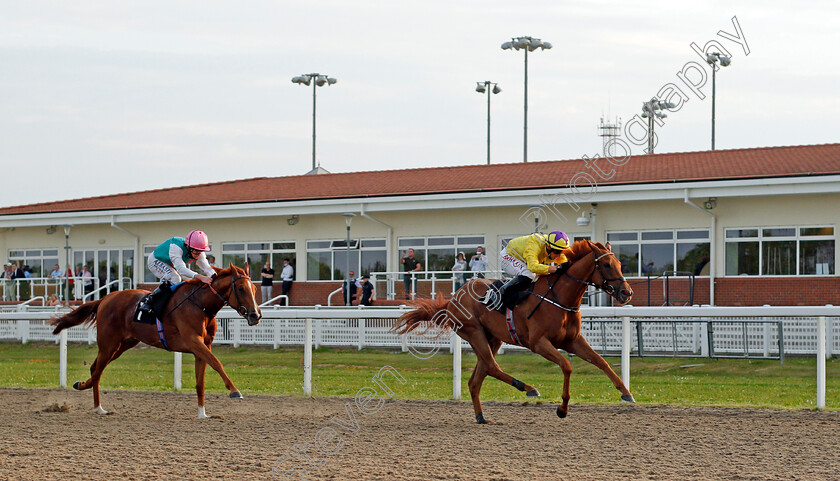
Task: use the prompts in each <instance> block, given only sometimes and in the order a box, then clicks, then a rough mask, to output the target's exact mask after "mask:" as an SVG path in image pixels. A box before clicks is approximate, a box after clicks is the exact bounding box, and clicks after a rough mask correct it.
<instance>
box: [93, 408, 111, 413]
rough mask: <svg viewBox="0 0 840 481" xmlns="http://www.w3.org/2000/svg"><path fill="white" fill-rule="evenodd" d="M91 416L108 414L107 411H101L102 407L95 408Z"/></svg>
mask: <svg viewBox="0 0 840 481" xmlns="http://www.w3.org/2000/svg"><path fill="white" fill-rule="evenodd" d="M93 414H108V411H106V410H104V409H102V406H96V408H94V409H93Z"/></svg>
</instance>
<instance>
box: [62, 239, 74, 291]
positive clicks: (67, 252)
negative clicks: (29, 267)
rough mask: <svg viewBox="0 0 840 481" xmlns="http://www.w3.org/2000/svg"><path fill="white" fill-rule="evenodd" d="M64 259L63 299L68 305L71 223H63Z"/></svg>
mask: <svg viewBox="0 0 840 481" xmlns="http://www.w3.org/2000/svg"><path fill="white" fill-rule="evenodd" d="M62 227H64V260H65V262H66V263H65V264H64V265H65V269H68V270H67V271H64V293H65V296H64V301H65V302H66V303H67V305H68V306H69V305H70V271H69V269H70V229H71V228H72V227H73V224H64V225H63V226H62Z"/></svg>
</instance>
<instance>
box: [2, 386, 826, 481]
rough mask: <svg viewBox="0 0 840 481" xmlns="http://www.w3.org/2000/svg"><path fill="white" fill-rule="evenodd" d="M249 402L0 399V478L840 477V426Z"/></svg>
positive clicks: (15, 394)
mask: <svg viewBox="0 0 840 481" xmlns="http://www.w3.org/2000/svg"><path fill="white" fill-rule="evenodd" d="M245 395H246V399H244V400H242V401H233V400H230V399H228V398H227V396H225V395H208V399H207V413H208V414H209V415H211V416H214V417H213V418H211V419H206V420H198V419H196V406H195V397H194V395H191V394H187V393H149V392H125V391H106V392H103V407H105V409H108V410H110V411H111V414H109V415H95V414H93V413H92V412H91V411H92V409H91V408H92V406H91V403H92V400H91V394H90V392H74V391H64V390H24V389H0V426H2V436H0V479H9V480H12V479H14V480H69V479H80V480H81V479H84V480H114V479H120V480H134V479H136V480H144V479H155V480H164V479H166V480H171V479H227V480H239V479H242V480H253V479H317V480H322V479H330V480H368V479H370V480H436V479H459V480H531V479H540V480H541V479H551V480H608V479H620V480H727V481H729V480H762V481H766V480H809V481H819V480H838V479H840V413H838V412H811V411H795V412H790V411H771V410H741V409H708V408H677V407H662V406H622V405H615V406H587V405H575V404H572V406H571V410H570V414H569V417H568V418H566V419H559V418H557V416H555V414H554V405H553V404H551V403H545V404H540V405H534V404H530V405H525V406H523V405H519V404H509V403H490V402H488V403H485V408H484V409H485V414H486V415H487V417H488V419H490V420H491V421H495V422H496V423H497V424H493V425H485V426H479V425H476V424H474V423H473V420H472V418H473V416H472V408H471V405H470V404H469V403H468V402H458V403H455V402H428V401H399V400H398V401H390V400H389V401H388V402H386V403H384V404H382V405H381V407H380V409H379V411H377V412H372V409H368V411H369V412H371V413H370V414H364V413H363V412H361V411H359V409H358V408H357V407H356V406H355V404H354V400H353V399H339V398H326V399H306V398H297V397H279V396H248V394H247V393H245ZM372 399H374V400H376V399H377V398H372ZM347 403H350V407H349V409H350V410H351V412H352V416H351V415H350V414H348V412H347V409H348V407H347V406H346V405H347ZM372 406H374V407H375V404H368V405H367V406H366V407H367V408H371V407H372ZM56 408H61V409H56ZM354 417H355V421H354ZM334 418H335V419H336V420H338V422H333V421H332V420H333V419H334ZM354 430H355V432H353V431H354ZM318 443H320V446H321V449H322V450H323V451H331V452H332V454H329V455H325V454H323V453H322V452H319V450H318V447H317V444H318ZM307 444H308V445H309V446H308V448H307V447H306V445H307ZM295 446H297V449H298V450H299V451H301V452H304V453H305V454H304V455H301V454H296V451H295V449H296V448H295ZM284 456H288V457H285V458H284ZM307 456H308V460H307V459H306V457H307ZM313 464H314V465H317V466H318V469H316V468H315V467H313ZM272 469H274V473H275V474H277V477H274V476H273V475H272ZM304 470H305V471H304ZM284 473H285V474H286V475H288V476H285V477H284V475H283V474H284ZM303 475H306V476H308V477H307V478H304V477H302V476H303Z"/></svg>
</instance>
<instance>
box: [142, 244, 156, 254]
mask: <svg viewBox="0 0 840 481" xmlns="http://www.w3.org/2000/svg"><path fill="white" fill-rule="evenodd" d="M155 247H157V246H143V255H146V256H148V255H149V254H151V253H152V252H154V251H155Z"/></svg>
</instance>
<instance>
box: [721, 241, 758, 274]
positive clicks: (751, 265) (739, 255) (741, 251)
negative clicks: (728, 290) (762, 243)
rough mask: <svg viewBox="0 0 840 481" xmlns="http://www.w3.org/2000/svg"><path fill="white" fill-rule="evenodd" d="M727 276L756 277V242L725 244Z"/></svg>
mask: <svg viewBox="0 0 840 481" xmlns="http://www.w3.org/2000/svg"><path fill="white" fill-rule="evenodd" d="M725 273H726V275H727V276H744V275H749V276H757V275H758V242H727V243H726V268H725Z"/></svg>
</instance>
